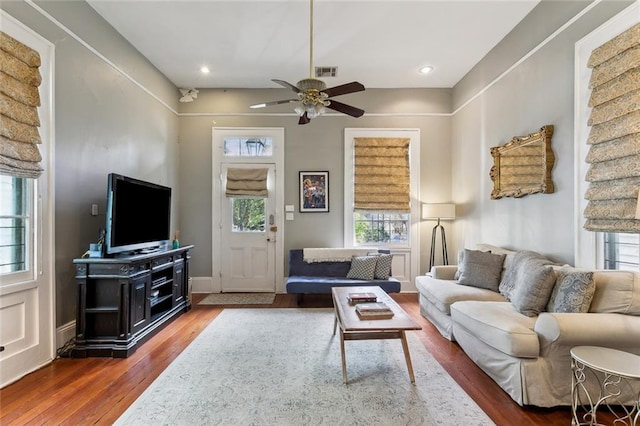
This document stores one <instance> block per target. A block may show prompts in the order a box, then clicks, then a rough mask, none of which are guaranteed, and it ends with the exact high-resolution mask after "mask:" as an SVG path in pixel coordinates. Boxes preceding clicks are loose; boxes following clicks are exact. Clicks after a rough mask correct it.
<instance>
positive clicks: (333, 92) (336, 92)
mask: <svg viewBox="0 0 640 426" xmlns="http://www.w3.org/2000/svg"><path fill="white" fill-rule="evenodd" d="M363 90H364V86H363V85H362V84H361V83H358V82H357V81H352V82H351V83H347V84H341V85H340V86H335V87H329V88H328V89H325V90H323V91H322V92H323V93H326V94H327V96H329V97H332V96H340V95H346V94H347V93H354V92H362V91H363Z"/></svg>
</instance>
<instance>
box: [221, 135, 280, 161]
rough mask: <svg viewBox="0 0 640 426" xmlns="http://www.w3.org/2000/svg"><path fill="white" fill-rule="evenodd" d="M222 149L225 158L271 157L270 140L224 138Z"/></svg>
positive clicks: (271, 141) (271, 146) (271, 143)
mask: <svg viewBox="0 0 640 426" xmlns="http://www.w3.org/2000/svg"><path fill="white" fill-rule="evenodd" d="M222 148H223V155H224V156H225V157H271V156H273V140H272V139H271V138H225V139H224V142H223V145H222Z"/></svg>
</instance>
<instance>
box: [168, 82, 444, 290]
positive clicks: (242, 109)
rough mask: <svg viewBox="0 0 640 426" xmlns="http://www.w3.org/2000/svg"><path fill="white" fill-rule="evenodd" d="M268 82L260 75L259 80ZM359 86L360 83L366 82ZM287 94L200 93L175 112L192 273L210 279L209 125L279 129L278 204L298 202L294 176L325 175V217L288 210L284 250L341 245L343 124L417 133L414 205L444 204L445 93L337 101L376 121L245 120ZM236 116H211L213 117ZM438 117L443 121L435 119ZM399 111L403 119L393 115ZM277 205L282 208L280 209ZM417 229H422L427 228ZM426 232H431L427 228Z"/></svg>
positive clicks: (372, 93) (385, 93) (401, 92)
mask: <svg viewBox="0 0 640 426" xmlns="http://www.w3.org/2000/svg"><path fill="white" fill-rule="evenodd" d="M266 78H267V77H265V79H266ZM365 85H366V82H365ZM289 97H291V92H289V91H287V90H286V89H263V90H241V89H233V90H232V89H229V90H201V91H200V93H199V94H198V98H197V99H196V100H195V101H194V102H191V103H186V104H182V105H181V106H180V112H181V113H184V114H194V115H195V116H184V115H183V116H181V117H180V193H181V197H182V199H181V203H180V206H181V218H182V228H181V231H180V235H181V241H188V242H189V243H192V244H195V246H196V248H197V249H196V250H194V251H193V253H192V259H193V267H192V269H191V274H192V275H193V276H203V277H210V276H211V267H212V265H211V263H212V259H211V256H212V247H211V244H212V242H211V215H212V200H211V193H212V188H211V168H212V167H211V166H212V165H211V161H212V151H211V131H212V127H213V126H214V122H215V126H218V127H283V128H284V129H285V171H284V173H285V196H284V199H285V204H293V205H296V206H297V205H298V171H300V170H328V171H329V184H330V211H329V213H318V214H300V213H297V212H296V213H295V220H294V221H286V222H285V229H284V237H285V243H284V246H285V252H287V251H288V250H289V249H290V248H302V247H341V246H342V244H343V221H344V216H343V211H344V205H343V192H344V186H343V177H344V176H343V175H344V159H343V156H344V155H343V153H344V129H345V128H348V127H365V128H366V127H371V128H374V127H377V128H418V129H420V133H421V151H420V152H421V155H420V157H421V158H420V182H421V194H420V197H421V200H431V201H433V202H449V201H450V200H451V199H450V196H451V195H450V194H451V186H450V185H451V175H450V164H451V158H450V150H449V141H450V139H451V135H450V121H451V119H450V117H449V116H448V115H447V113H448V112H449V111H450V108H451V106H450V99H451V96H450V90H449V89H416V90H408V89H388V90H386V89H372V90H366V91H365V92H361V93H358V94H352V95H347V96H342V97H341V98H340V100H341V101H342V102H345V103H348V104H352V105H355V106H358V107H361V108H363V109H365V110H366V111H367V113H368V114H380V115H381V116H373V117H367V116H365V117H361V118H358V119H354V118H351V117H347V116H342V115H339V116H323V117H320V118H318V119H315V120H312V122H311V123H309V124H307V125H304V126H300V125H298V124H297V123H298V118H297V117H295V116H294V115H291V116H284V117H283V116H268V115H263V116H249V115H246V114H248V113H255V110H251V109H249V105H251V104H255V103H259V102H264V101H268V100H277V99H287V98H289ZM262 111H264V112H265V113H292V109H291V106H290V105H284V106H278V107H273V108H269V109H268V110H262ZM220 113H224V114H236V115H232V116H226V115H225V116H217V115H215V114H220ZM441 113H444V115H443V116H440V115H438V114H441ZM398 114H405V115H404V116H396V115H398ZM283 207H284V206H281V208H283ZM422 231H424V232H427V229H426V227H422ZM428 231H430V228H429V229H428ZM420 241H421V245H423V246H424V247H422V252H423V253H427V254H426V255H423V256H422V259H421V265H420V270H421V271H424V270H425V269H426V268H427V265H428V259H427V257H428V246H426V245H425V244H426V243H428V241H430V240H429V239H428V238H421V239H420Z"/></svg>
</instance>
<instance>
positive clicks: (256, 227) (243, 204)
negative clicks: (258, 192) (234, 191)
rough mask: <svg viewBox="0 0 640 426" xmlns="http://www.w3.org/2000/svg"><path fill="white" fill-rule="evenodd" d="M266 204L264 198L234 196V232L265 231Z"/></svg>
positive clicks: (232, 201) (232, 203)
mask: <svg viewBox="0 0 640 426" xmlns="http://www.w3.org/2000/svg"><path fill="white" fill-rule="evenodd" d="M265 206H266V203H265V199H264V198H232V199H231V209H232V210H233V224H232V229H233V232H264V230H265V223H266V221H265V216H266V213H265Z"/></svg>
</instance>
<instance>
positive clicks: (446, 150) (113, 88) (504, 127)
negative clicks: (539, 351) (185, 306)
mask: <svg viewBox="0 0 640 426" xmlns="http://www.w3.org/2000/svg"><path fill="white" fill-rule="evenodd" d="M588 3H589V2H565V1H559V2H555V1H547V0H545V1H543V2H542V3H541V4H540V5H539V6H538V8H536V9H534V11H533V12H532V13H531V14H530V15H529V17H527V18H526V19H525V21H524V22H523V23H521V24H520V25H519V26H518V27H517V28H516V29H515V30H514V31H513V32H512V33H511V34H510V35H509V36H507V37H506V38H505V40H504V41H503V42H501V43H500V45H498V46H497V47H496V48H495V49H494V50H493V51H491V52H490V53H489V54H488V55H487V57H486V58H485V59H484V60H483V61H482V62H481V63H480V64H478V66H477V67H476V68H474V70H472V72H470V73H469V75H467V76H466V77H465V79H463V81H461V82H460V83H459V84H458V85H457V86H456V87H455V88H454V89H453V90H449V89H417V90H412V89H398V90H383V89H378V90H367V91H366V92H363V93H358V94H353V95H348V96H344V97H343V99H341V100H344V102H346V103H351V104H354V105H357V106H360V107H363V108H364V109H365V110H366V111H367V113H369V114H376V115H374V116H367V117H363V118H361V119H357V120H355V119H352V118H349V117H341V116H340V117H331V116H330V117H322V118H320V119H318V120H315V121H313V122H312V123H311V124H309V125H307V126H298V125H297V124H296V122H297V120H296V118H295V117H293V116H285V117H275V116H269V115H262V116H249V115H243V114H246V113H249V112H255V111H252V110H249V109H248V105H250V104H252V103H255V102H258V101H265V100H275V99H285V98H288V97H289V95H290V93H288V92H287V91H286V90H284V89H265V90H203V91H201V93H200V95H199V97H198V99H197V100H196V101H195V102H193V103H189V104H179V103H178V102H177V100H178V92H177V90H176V88H175V87H174V86H173V85H172V84H171V83H170V82H169V81H167V79H166V78H165V77H164V76H162V75H161V74H160V73H159V72H158V71H157V70H155V68H154V67H153V66H152V65H151V64H150V63H149V62H148V61H147V60H146V59H145V58H143V57H142V56H140V55H139V53H138V52H137V51H136V50H135V49H134V48H133V47H132V46H130V45H129V44H128V43H127V42H126V40H124V39H122V37H121V36H120V35H119V34H118V33H117V32H115V31H114V30H113V29H112V28H111V27H110V26H109V25H108V24H106V23H105V22H104V21H103V20H102V19H101V18H100V17H99V16H98V15H97V14H96V13H94V11H93V9H91V8H90V7H89V6H88V5H86V4H85V3H84V2H76V1H67V2H37V4H38V5H40V6H41V7H42V8H43V9H45V10H46V12H47V13H50V14H51V15H52V16H53V17H54V18H55V19H57V20H59V21H61V22H62V23H63V24H64V25H66V26H67V27H68V28H69V29H70V30H71V31H73V32H75V33H76V34H78V35H79V36H80V37H81V38H82V39H83V40H84V41H86V42H87V43H89V44H90V45H91V46H93V47H94V48H95V49H97V50H98V51H99V52H100V53H101V54H103V55H105V56H106V57H108V58H109V59H110V60H111V61H113V62H114V63H116V64H117V65H118V66H119V67H120V68H122V69H123V70H124V71H125V72H126V73H128V74H130V75H131V76H132V77H133V78H134V79H135V80H136V81H137V82H139V83H140V84H142V85H143V86H144V87H146V88H147V89H148V90H149V91H150V92H151V93H152V94H153V95H155V96H156V97H158V98H159V99H160V100H161V101H162V102H164V104H165V105H163V103H162V102H160V101H159V100H158V99H155V98H154V97H153V96H151V95H150V94H149V93H147V92H145V91H144V90H143V89H141V88H140V87H138V86H137V85H136V84H134V83H133V82H131V81H130V80H128V79H127V78H125V77H124V76H123V75H122V74H121V73H119V72H116V71H115V70H114V69H113V68H112V67H110V66H109V65H107V64H106V63H105V62H104V61H102V60H100V59H98V58H97V57H96V56H95V55H94V54H93V53H92V52H91V51H90V50H88V49H87V48H86V47H84V46H82V45H81V44H80V43H79V42H78V41H76V40H75V39H73V38H72V37H71V36H70V35H69V34H67V33H66V32H64V31H63V30H61V29H60V28H58V27H57V26H55V25H54V24H52V23H51V21H50V20H48V19H46V18H45V17H44V16H43V15H42V14H40V13H39V12H37V11H35V10H34V9H33V8H32V7H31V6H29V5H28V4H26V3H24V2H22V1H3V2H2V3H0V8H2V9H3V10H5V11H7V12H8V13H9V14H11V15H12V16H14V17H15V18H16V19H18V20H19V21H21V22H23V23H24V24H26V25H27V26H29V27H30V28H32V29H33V30H35V31H36V32H37V33H39V34H41V35H42V36H43V37H45V38H47V39H48V40H50V41H51V42H52V43H54V44H55V49H56V50H55V66H56V69H55V93H56V97H55V127H56V140H55V159H56V160H55V161H56V163H55V181H56V184H55V191H56V194H55V203H56V205H55V215H56V221H55V227H56V229H55V234H56V243H55V264H56V299H57V309H56V310H57V325H58V326H60V325H63V324H66V323H67V322H69V321H72V320H74V319H75V294H76V287H75V281H74V279H73V275H74V270H73V265H72V259H73V258H75V257H78V256H80V255H81V254H82V253H83V252H84V251H85V250H86V249H87V246H88V244H89V243H90V242H92V241H94V240H95V239H96V237H97V233H98V229H99V228H101V227H102V226H104V215H103V213H104V207H105V201H106V174H107V173H108V172H112V171H113V172H118V173H122V174H126V175H130V176H134V177H139V178H142V179H145V180H151V181H154V182H158V183H161V184H165V185H168V186H171V187H173V188H174V203H173V227H174V228H176V229H180V230H181V242H182V243H186V244H195V245H196V250H194V252H193V268H192V270H191V273H192V275H194V276H210V274H211V238H210V235H211V128H212V127H213V126H214V121H215V125H216V126H221V127H227V126H228V127H257V126H261V127H283V128H284V129H285V138H286V142H285V144H286V147H285V168H286V170H285V174H286V186H285V192H286V194H285V203H286V204H295V205H297V200H298V193H297V191H298V188H297V186H298V183H297V182H298V180H297V173H298V171H299V170H328V171H329V172H330V180H331V211H330V212H329V213H326V214H314V215H301V214H296V220H295V221H294V222H287V223H286V226H285V230H284V232H285V249H289V248H294V247H301V246H305V245H306V246H310V245H318V246H321V245H326V246H330V245H332V246H335V245H338V246H339V245H341V244H342V227H343V224H342V210H343V207H344V206H343V202H342V192H343V185H342V180H343V155H342V153H343V130H344V128H346V127H401V128H419V129H420V130H421V136H422V141H421V143H422V145H421V155H420V164H421V167H420V168H421V170H420V183H421V190H420V197H421V201H423V202H424V201H427V202H448V201H450V200H452V199H453V200H454V201H455V202H456V203H457V204H458V205H459V206H458V211H457V214H458V219H456V221H455V222H453V223H452V224H445V226H447V227H449V228H450V229H447V233H448V234H449V240H450V247H449V249H450V252H451V253H454V252H455V250H456V249H457V248H462V247H470V246H473V245H474V244H475V243H479V242H487V243H494V244H499V245H504V246H508V247H512V248H528V249H533V250H539V251H541V252H545V253H549V254H551V255H552V256H553V257H555V258H556V259H557V260H562V261H566V262H572V261H573V255H574V248H573V234H574V231H573V230H574V229H575V223H574V219H573V216H574V213H573V208H574V202H573V197H574V181H573V179H574V154H573V46H574V43H575V42H576V41H577V40H578V39H580V38H581V37H582V36H583V35H585V34H587V33H588V32H590V31H591V30H593V29H594V28H596V27H597V26H598V25H600V24H601V23H602V22H604V21H606V20H607V19H608V18H609V17H611V16H613V15H614V14H615V13H617V12H618V11H620V10H622V9H623V8H624V7H625V6H626V5H628V4H630V3H631V2H629V1H625V2H619V1H606V2H603V3H602V4H600V5H598V6H597V7H596V8H595V9H594V10H593V11H591V12H589V13H588V14H587V15H586V16H585V17H583V18H581V19H580V20H579V21H578V22H577V23H575V24H573V25H572V26H571V27H570V28H569V29H568V30H566V31H564V32H562V33H561V34H560V35H559V36H558V37H556V38H555V39H554V40H553V41H551V42H550V43H549V44H547V45H546V46H545V47H544V48H542V49H541V50H540V51H538V52H537V53H536V54H534V55H533V56H532V57H531V58H529V59H528V60H527V61H525V62H524V63H523V64H521V65H520V66H518V67H517V68H516V69H515V70H513V71H512V72H511V73H509V74H508V75H507V76H505V77H504V78H503V79H501V80H500V81H499V82H497V83H496V84H495V85H493V86H492V87H490V88H488V89H487V90H486V91H485V92H483V94H482V95H480V96H479V97H478V98H477V99H475V100H474V101H472V102H471V103H470V104H469V105H467V106H466V107H464V108H462V109H460V110H457V109H458V107H459V106H460V105H462V104H463V103H464V102H466V101H467V100H468V99H469V98H470V97H471V96H473V95H475V94H476V93H478V91H479V90H482V89H483V88H485V87H486V86H487V84H488V83H490V82H491V81H493V79H494V78H495V77H496V76H498V75H500V74H501V73H502V72H503V71H504V70H506V69H507V68H508V67H510V66H511V65H512V64H513V63H514V62H515V61H517V60H518V59H519V58H521V57H522V55H523V54H525V53H526V52H528V51H529V50H530V49H531V47H533V46H535V45H536V44H537V43H538V42H539V41H541V40H544V39H545V38H546V37H547V36H548V35H549V34H551V33H552V32H553V31H554V30H555V29H556V28H558V27H559V26H560V25H562V24H563V23H564V22H566V21H567V20H568V19H569V18H570V17H571V16H573V15H574V14H575V13H577V12H578V11H579V10H581V9H582V8H583V7H585V6H586V5H587V4H588ZM275 77H277V76H265V79H268V78H275ZM362 82H363V83H364V84H365V85H366V78H364V77H363V81H362ZM176 110H179V111H180V112H181V113H197V114H195V115H193V116H190V115H181V116H180V117H179V118H178V116H177V115H176V114H175V112H174V111H176ZM264 111H265V112H269V113H271V112H289V111H290V110H289V106H280V107H276V108H272V109H269V110H268V111H267V110H264ZM452 111H456V112H455V113H454V114H453V116H450V115H449V114H450V113H451V112H452ZM216 113H236V114H237V115H230V116H214V114H216ZM545 124H553V125H555V127H556V132H555V135H554V137H553V149H554V152H555V154H556V157H557V162H556V165H555V167H554V170H553V173H554V182H555V184H556V188H557V189H556V190H557V192H556V193H554V194H550V195H541V194H535V195H530V196H527V197H524V198H522V199H510V198H509V199H502V200H497V201H491V200H489V194H490V192H491V189H492V183H491V180H490V179H489V169H490V168H491V165H492V159H491V156H490V154H489V148H490V147H491V146H497V145H501V144H504V143H506V142H508V141H509V140H510V139H511V138H512V137H513V136H516V135H523V134H526V133H530V132H533V131H536V130H538V128H539V127H540V126H542V125H545ZM92 203H98V204H100V212H101V213H102V214H101V216H98V217H92V216H90V215H89V211H90V208H89V207H90V204H92ZM431 225H432V224H431V223H429V224H426V223H425V224H422V225H421V238H420V248H421V252H422V258H421V265H420V271H421V272H423V271H424V270H425V268H426V264H427V263H428V262H427V261H426V258H427V256H428V245H429V236H430V230H431ZM452 231H453V232H452ZM451 253H450V256H451Z"/></svg>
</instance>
